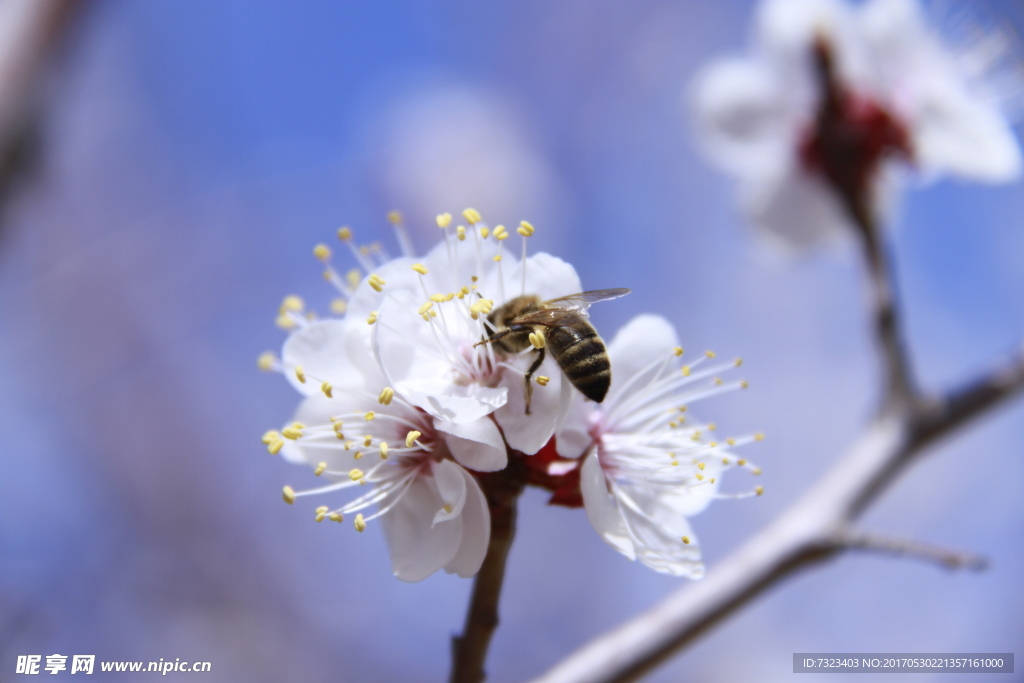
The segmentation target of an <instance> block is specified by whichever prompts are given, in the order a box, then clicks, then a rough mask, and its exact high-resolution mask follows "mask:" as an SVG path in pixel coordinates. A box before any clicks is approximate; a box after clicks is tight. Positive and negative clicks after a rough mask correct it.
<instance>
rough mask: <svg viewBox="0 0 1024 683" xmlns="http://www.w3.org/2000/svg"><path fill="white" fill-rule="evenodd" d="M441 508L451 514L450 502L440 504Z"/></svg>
mask: <svg viewBox="0 0 1024 683" xmlns="http://www.w3.org/2000/svg"><path fill="white" fill-rule="evenodd" d="M441 508H442V509H444V511H445V512H447V513H449V514H451V511H452V509H453V508H452V505H451V503H445V504H444V505H442V506H441Z"/></svg>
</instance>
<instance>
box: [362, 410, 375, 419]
mask: <svg viewBox="0 0 1024 683" xmlns="http://www.w3.org/2000/svg"><path fill="white" fill-rule="evenodd" d="M363 417H364V418H366V421H367V422H369V421H370V420H372V419H373V418H375V417H377V416H376V415H375V414H374V412H373V411H372V410H371V411H370V412H368V413H366V415H363Z"/></svg>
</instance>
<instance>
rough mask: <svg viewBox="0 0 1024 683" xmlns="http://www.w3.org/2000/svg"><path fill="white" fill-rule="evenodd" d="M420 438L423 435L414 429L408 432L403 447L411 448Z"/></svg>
mask: <svg viewBox="0 0 1024 683" xmlns="http://www.w3.org/2000/svg"><path fill="white" fill-rule="evenodd" d="M421 436H423V433H422V432H417V431H416V430H415V429H414V430H412V431H411V432H409V433H408V434H406V435H405V447H406V448H412V445H413V443H415V442H416V439H418V438H420V437H421Z"/></svg>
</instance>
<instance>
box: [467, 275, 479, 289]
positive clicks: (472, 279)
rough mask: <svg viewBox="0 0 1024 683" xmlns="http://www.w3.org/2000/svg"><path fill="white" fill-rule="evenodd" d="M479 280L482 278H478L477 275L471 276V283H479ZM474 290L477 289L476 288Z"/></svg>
mask: <svg viewBox="0 0 1024 683" xmlns="http://www.w3.org/2000/svg"><path fill="white" fill-rule="evenodd" d="M479 279H480V278H478V277H477V276H476V275H470V276H469V281H470V282H476V281H477V280H479ZM473 289H476V287H474V288H473Z"/></svg>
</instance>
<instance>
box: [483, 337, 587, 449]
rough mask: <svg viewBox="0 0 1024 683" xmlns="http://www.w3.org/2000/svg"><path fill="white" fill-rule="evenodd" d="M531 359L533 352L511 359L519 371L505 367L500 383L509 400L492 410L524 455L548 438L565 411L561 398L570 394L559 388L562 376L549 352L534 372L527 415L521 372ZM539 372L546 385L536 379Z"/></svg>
mask: <svg viewBox="0 0 1024 683" xmlns="http://www.w3.org/2000/svg"><path fill="white" fill-rule="evenodd" d="M533 361H534V359H533V354H532V353H531V354H527V356H526V357H521V358H517V359H516V360H515V362H514V364H515V366H516V367H518V368H520V370H521V372H516V371H515V370H509V369H506V370H505V371H504V374H503V378H502V384H504V385H505V386H507V387H508V401H507V402H506V403H505V405H503V406H502V407H501V408H499V409H498V410H496V411H495V412H494V419H496V420H497V421H498V424H500V425H501V429H502V430H503V431H504V433H505V440H506V441H508V445H509V447H510V448H513V449H515V450H517V451H520V452H522V453H525V454H527V455H533V454H534V453H536V452H537V451H539V450H540V449H541V448H543V447H544V444H546V443H547V442H548V441H549V440H550V439H551V435H552V434H554V433H555V424H556V423H557V422H558V420H559V419H560V418H561V417H562V415H564V414H565V409H564V408H563V407H562V405H561V402H562V401H564V400H570V399H571V398H572V394H565V393H564V392H563V391H562V383H563V382H565V377H564V376H563V375H562V370H561V369H560V368H559V367H558V364H557V363H556V362H555V360H554V359H553V358H552V357H551V354H547V357H546V358H545V359H544V362H543V363H542V364H541V366H540V368H538V369H537V372H536V373H534V379H533V380H532V381H533V393H532V397H531V399H530V414H529V415H527V414H526V382H525V381H524V380H523V373H524V372H525V371H526V369H527V368H528V367H529V365H530V364H531V363H533ZM541 375H545V376H547V377H548V378H549V379H548V384H547V386H543V387H542V386H540V385H539V384H537V383H536V378H537V377H539V376H541ZM566 383H567V382H566ZM574 393H575V392H574Z"/></svg>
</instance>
